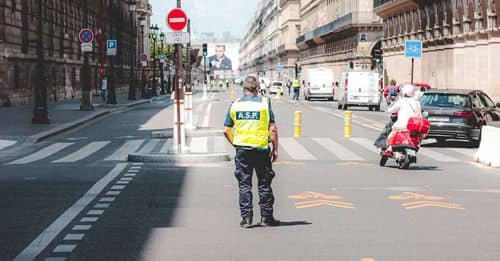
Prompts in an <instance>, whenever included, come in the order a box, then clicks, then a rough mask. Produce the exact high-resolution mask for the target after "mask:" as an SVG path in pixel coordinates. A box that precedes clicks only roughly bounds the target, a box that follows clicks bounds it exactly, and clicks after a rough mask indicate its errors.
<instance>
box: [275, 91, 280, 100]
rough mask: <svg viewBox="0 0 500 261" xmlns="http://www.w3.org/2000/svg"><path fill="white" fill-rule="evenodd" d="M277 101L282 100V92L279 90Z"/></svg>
mask: <svg viewBox="0 0 500 261" xmlns="http://www.w3.org/2000/svg"><path fill="white" fill-rule="evenodd" d="M276 99H277V100H281V91H280V90H279V89H278V92H277V93H276Z"/></svg>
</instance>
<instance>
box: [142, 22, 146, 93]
mask: <svg viewBox="0 0 500 261" xmlns="http://www.w3.org/2000/svg"><path fill="white" fill-rule="evenodd" d="M141 53H144V25H143V24H141ZM141 66H142V72H141V97H142V98H144V97H146V71H145V68H144V67H145V66H144V65H141Z"/></svg>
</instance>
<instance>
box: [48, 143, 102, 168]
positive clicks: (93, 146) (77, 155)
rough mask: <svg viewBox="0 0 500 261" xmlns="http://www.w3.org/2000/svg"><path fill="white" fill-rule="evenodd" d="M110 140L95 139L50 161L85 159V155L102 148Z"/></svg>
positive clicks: (65, 161)
mask: <svg viewBox="0 0 500 261" xmlns="http://www.w3.org/2000/svg"><path fill="white" fill-rule="evenodd" d="M109 143H110V142H109V141H95V142H91V143H89V144H87V145H85V146H84V147H83V148H81V149H79V150H78V151H76V152H73V153H71V154H69V155H67V156H66V157H64V158H61V159H58V160H54V161H52V162H54V163H69V162H76V161H79V160H82V159H85V158H86V157H88V156H90V155H92V154H93V153H95V152H97V151H99V150H100V149H102V148H104V146H106V145H108V144H109Z"/></svg>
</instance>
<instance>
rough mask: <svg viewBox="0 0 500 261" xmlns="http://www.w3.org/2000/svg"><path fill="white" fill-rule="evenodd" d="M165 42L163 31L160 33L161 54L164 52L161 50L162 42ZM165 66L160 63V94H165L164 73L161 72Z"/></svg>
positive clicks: (161, 48)
mask: <svg viewBox="0 0 500 261" xmlns="http://www.w3.org/2000/svg"><path fill="white" fill-rule="evenodd" d="M164 42H165V34H164V33H163V32H161V33H160V44H161V45H160V54H163V55H164V52H163V48H164V46H163V43H164ZM164 68H165V65H164V64H163V63H160V77H161V79H160V88H161V91H160V94H165V79H164V78H165V74H164V72H163V70H164Z"/></svg>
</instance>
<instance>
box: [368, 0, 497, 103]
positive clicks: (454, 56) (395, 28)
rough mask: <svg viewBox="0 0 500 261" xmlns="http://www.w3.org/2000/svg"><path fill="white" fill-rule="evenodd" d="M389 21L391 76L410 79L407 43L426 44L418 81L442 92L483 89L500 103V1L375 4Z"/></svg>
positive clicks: (380, 0)
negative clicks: (446, 90) (408, 41)
mask: <svg viewBox="0 0 500 261" xmlns="http://www.w3.org/2000/svg"><path fill="white" fill-rule="evenodd" d="M374 7H375V10H376V12H377V14H378V15H379V16H381V17H382V18H383V22H384V38H383V45H382V47H383V52H384V54H383V57H384V65H385V72H386V74H387V76H388V78H389V77H390V78H394V79H396V80H398V81H400V82H401V81H409V79H410V73H411V62H410V61H409V60H408V59H405V58H404V54H403V52H404V41H405V40H410V39H418V40H422V41H423V45H424V49H423V57H422V59H421V60H416V61H415V71H414V77H415V81H420V82H426V83H429V84H431V85H432V86H433V87H437V88H461V89H481V90H484V91H485V92H486V93H488V94H489V95H490V96H492V97H493V98H494V99H496V100H499V99H500V28H499V25H500V17H498V16H497V10H500V1H494V0H435V1H423V0H375V1H374Z"/></svg>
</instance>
